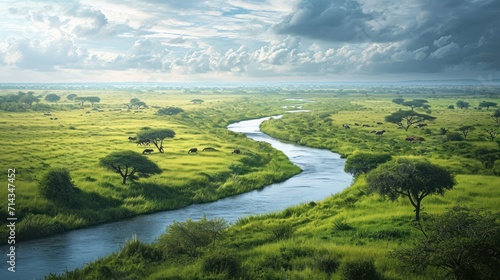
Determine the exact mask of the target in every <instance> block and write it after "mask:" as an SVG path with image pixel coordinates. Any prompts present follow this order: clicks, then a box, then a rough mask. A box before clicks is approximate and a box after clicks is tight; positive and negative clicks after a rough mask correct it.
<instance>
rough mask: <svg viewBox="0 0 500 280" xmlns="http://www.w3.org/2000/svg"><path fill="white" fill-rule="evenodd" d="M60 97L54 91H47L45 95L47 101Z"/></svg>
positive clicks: (54, 100) (57, 99)
mask: <svg viewBox="0 0 500 280" xmlns="http://www.w3.org/2000/svg"><path fill="white" fill-rule="evenodd" d="M60 99H61V97H60V96H59V95H57V94H55V93H49V94H47V95H46V96H45V100H46V101H49V102H57V101H59V100H60Z"/></svg>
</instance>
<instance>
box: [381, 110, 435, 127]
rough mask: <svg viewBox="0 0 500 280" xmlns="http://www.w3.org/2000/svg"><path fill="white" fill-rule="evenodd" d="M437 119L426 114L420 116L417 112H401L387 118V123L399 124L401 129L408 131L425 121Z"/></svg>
mask: <svg viewBox="0 0 500 280" xmlns="http://www.w3.org/2000/svg"><path fill="white" fill-rule="evenodd" d="M435 119H436V117H433V116H431V115H426V114H420V113H417V112H415V111H403V110H399V111H397V112H394V113H392V114H391V115H389V116H386V117H385V121H386V122H390V123H394V124H397V125H398V126H399V127H402V128H404V129H405V130H406V131H408V128H410V127H411V126H412V125H413V124H416V123H419V122H422V121H425V120H430V121H432V120H435ZM403 122H405V123H403Z"/></svg>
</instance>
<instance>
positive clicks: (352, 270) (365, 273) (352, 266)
mask: <svg viewBox="0 0 500 280" xmlns="http://www.w3.org/2000/svg"><path fill="white" fill-rule="evenodd" d="M340 270H341V275H342V279H345V280H360V279H371V280H375V279H381V277H380V275H379V273H378V272H377V269H376V268H375V264H374V263H373V261H372V260H354V261H348V262H345V263H343V264H342V266H341V268H340Z"/></svg>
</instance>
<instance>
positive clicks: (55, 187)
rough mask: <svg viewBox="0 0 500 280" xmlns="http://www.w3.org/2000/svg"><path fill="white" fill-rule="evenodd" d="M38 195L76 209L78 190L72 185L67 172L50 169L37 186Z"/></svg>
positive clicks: (60, 169)
mask: <svg viewBox="0 0 500 280" xmlns="http://www.w3.org/2000/svg"><path fill="white" fill-rule="evenodd" d="M38 190H39V192H40V194H41V195H42V196H43V197H45V198H46V199H48V200H51V201H53V202H55V203H58V204H61V205H63V206H68V207H76V206H78V203H77V199H76V198H77V196H78V192H79V189H77V188H76V187H75V186H74V185H73V181H72V180H71V176H70V174H69V171H68V170H66V169H65V168H51V169H49V171H47V173H46V174H45V175H44V176H43V177H42V179H41V180H40V183H39V184H38Z"/></svg>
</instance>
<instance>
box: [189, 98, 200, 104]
mask: <svg viewBox="0 0 500 280" xmlns="http://www.w3.org/2000/svg"><path fill="white" fill-rule="evenodd" d="M191 103H193V104H201V103H203V99H193V100H191Z"/></svg>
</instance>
